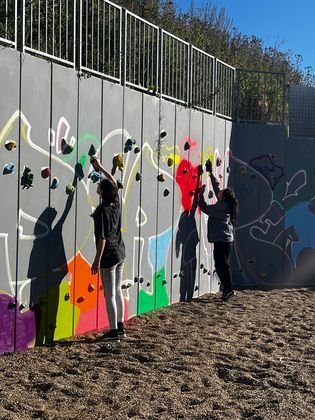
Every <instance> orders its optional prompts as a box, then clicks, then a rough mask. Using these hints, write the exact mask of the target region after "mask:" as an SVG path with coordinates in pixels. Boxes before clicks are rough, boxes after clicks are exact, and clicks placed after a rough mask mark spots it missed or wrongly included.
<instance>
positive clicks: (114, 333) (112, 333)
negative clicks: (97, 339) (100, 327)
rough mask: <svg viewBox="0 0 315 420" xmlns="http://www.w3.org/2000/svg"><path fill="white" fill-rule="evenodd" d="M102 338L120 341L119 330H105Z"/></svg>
mask: <svg viewBox="0 0 315 420" xmlns="http://www.w3.org/2000/svg"><path fill="white" fill-rule="evenodd" d="M101 340H103V341H113V340H118V341H119V335H118V330H109V331H107V332H105V333H104V334H103V335H102V336H101Z"/></svg>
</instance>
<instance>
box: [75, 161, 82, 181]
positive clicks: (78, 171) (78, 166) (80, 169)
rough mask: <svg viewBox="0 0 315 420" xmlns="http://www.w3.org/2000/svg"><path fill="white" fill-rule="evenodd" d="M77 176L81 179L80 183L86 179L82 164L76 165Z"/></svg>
mask: <svg viewBox="0 0 315 420" xmlns="http://www.w3.org/2000/svg"><path fill="white" fill-rule="evenodd" d="M75 174H76V176H77V177H78V178H79V181H81V179H83V178H84V172H83V166H82V164H81V163H80V162H78V163H76V165H75Z"/></svg>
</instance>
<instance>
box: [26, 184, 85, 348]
mask: <svg viewBox="0 0 315 420" xmlns="http://www.w3.org/2000/svg"><path fill="white" fill-rule="evenodd" d="M72 185H73V186H74V187H75V188H76V186H77V177H76V176H75V178H74V180H73V183H72ZM73 200H74V193H72V194H69V196H68V198H67V201H66V205H65V208H64V211H63V213H62V215H61V217H60V219H59V220H58V221H57V223H55V225H54V227H52V225H53V222H54V220H55V219H56V218H57V211H56V210H55V209H54V208H52V207H47V208H45V210H44V211H43V212H42V214H41V215H40V216H39V218H38V220H37V222H36V224H35V228H34V235H35V236H36V239H35V240H34V243H33V248H32V251H31V255H30V260H29V266H28V278H30V279H32V281H31V290H30V308H31V309H32V310H33V311H34V313H35V319H36V340H35V345H36V346H38V345H41V344H45V343H46V344H47V343H51V342H52V341H53V340H54V334H55V329H56V322H57V312H58V305H59V287H60V284H61V282H62V280H63V279H64V277H65V276H66V275H67V273H68V265H67V258H66V253H65V248H64V242H63V236H62V230H63V226H64V223H65V221H66V219H67V216H68V214H69V212H70V209H71V206H72V204H73ZM43 227H46V229H47V228H48V233H45V234H43Z"/></svg>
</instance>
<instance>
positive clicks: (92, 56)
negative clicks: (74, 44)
mask: <svg viewBox="0 0 315 420" xmlns="http://www.w3.org/2000/svg"><path fill="white" fill-rule="evenodd" d="M91 47H92V48H91V50H92V51H91V69H93V70H94V0H92V9H91Z"/></svg>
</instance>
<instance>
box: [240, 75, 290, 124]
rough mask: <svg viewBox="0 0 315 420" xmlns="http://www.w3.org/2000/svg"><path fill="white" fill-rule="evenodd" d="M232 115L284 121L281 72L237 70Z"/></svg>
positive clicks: (284, 89)
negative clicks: (233, 113) (234, 112)
mask: <svg viewBox="0 0 315 420" xmlns="http://www.w3.org/2000/svg"><path fill="white" fill-rule="evenodd" d="M236 85H237V86H236V116H237V119H238V121H243V122H246V121H251V122H255V121H256V122H269V123H280V124H282V123H284V122H285V120H286V112H287V110H286V108H287V105H286V101H287V98H286V87H285V74H284V73H280V72H268V71H258V70H248V69H245V70H243V69H240V70H237V78H236Z"/></svg>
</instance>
